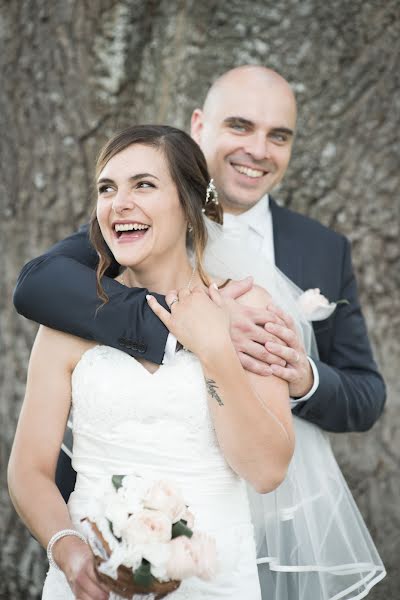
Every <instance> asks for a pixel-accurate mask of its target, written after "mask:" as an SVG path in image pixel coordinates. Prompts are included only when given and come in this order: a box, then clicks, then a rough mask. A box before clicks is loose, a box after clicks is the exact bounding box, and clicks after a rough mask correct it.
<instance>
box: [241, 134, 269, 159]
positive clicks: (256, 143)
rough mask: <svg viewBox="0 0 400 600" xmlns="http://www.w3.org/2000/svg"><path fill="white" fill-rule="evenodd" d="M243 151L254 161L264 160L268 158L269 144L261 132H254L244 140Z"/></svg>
mask: <svg viewBox="0 0 400 600" xmlns="http://www.w3.org/2000/svg"><path fill="white" fill-rule="evenodd" d="M244 150H245V151H246V152H247V154H250V155H251V156H252V157H253V158H254V160H264V159H266V158H269V157H270V142H269V140H268V138H267V136H266V135H265V133H263V132H255V133H254V134H253V135H251V136H249V138H248V139H247V140H246V144H245V147H244Z"/></svg>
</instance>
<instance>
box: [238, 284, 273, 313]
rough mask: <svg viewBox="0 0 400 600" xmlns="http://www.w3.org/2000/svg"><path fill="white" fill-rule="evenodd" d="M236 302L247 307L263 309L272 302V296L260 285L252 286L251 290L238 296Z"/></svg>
mask: <svg viewBox="0 0 400 600" xmlns="http://www.w3.org/2000/svg"><path fill="white" fill-rule="evenodd" d="M237 301H238V302H240V304H246V305H247V306H254V307H256V308H257V307H262V308H265V306H266V305H267V304H268V303H270V302H271V301H272V296H271V294H269V293H268V292H267V290H266V289H265V288H263V287H261V286H260V285H253V287H252V288H251V290H249V291H248V292H246V293H245V294H243V295H242V296H240V297H239V298H238V299H237Z"/></svg>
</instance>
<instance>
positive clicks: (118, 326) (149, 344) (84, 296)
mask: <svg viewBox="0 0 400 600" xmlns="http://www.w3.org/2000/svg"><path fill="white" fill-rule="evenodd" d="M97 260H98V259H97V254H96V252H95V250H94V248H93V246H92V245H91V243H90V241H89V237H88V227H87V226H84V227H82V228H81V229H80V230H79V231H78V232H77V233H74V234H73V235H71V236H69V237H67V238H66V239H65V240H62V241H61V242H59V243H58V244H56V245H55V246H53V247H52V248H50V250H48V251H47V252H45V253H44V254H43V255H42V256H39V257H38V258H35V259H33V260H32V261H30V262H29V263H27V264H26V265H25V266H24V267H23V269H22V271H21V273H20V276H19V278H18V282H17V286H16V288H15V292H14V304H15V307H16V309H17V311H18V312H19V313H20V314H22V315H23V316H24V317H26V318H27V319H31V320H33V321H36V322H38V323H41V324H43V325H47V326H48V327H52V328H53V329H59V330H61V331H64V332H67V333H72V334H73V335H77V336H79V337H83V338H86V339H89V340H95V341H97V342H99V343H101V344H106V345H108V346H112V347H114V348H118V349H119V350H123V351H124V352H127V353H128V354H130V355H132V356H136V357H142V358H145V359H147V360H150V361H152V362H155V363H158V364H160V363H161V361H162V358H163V355H164V350H165V344H166V340H167V335H168V331H167V329H166V328H165V326H164V325H163V324H162V323H161V321H160V320H159V319H158V318H157V317H156V316H155V315H154V313H153V311H152V310H151V309H150V308H149V306H148V304H147V301H146V294H147V290H145V289H139V288H127V287H125V286H123V285H120V284H119V283H118V282H116V281H114V280H113V279H112V278H111V277H115V276H116V275H117V273H118V265H117V264H116V263H113V264H112V265H111V267H110V269H109V270H108V272H107V275H109V276H105V277H103V280H102V283H103V287H104V289H105V291H106V293H107V295H108V296H109V302H108V303H107V304H105V305H104V306H102V307H101V308H100V309H99V310H97V311H96V309H97V308H98V307H99V306H100V304H101V302H100V301H99V298H98V296H97V291H96V274H95V269H96V266H97ZM155 295H156V296H157V297H158V298H159V299H160V301H161V302H162V303H163V305H164V306H166V305H165V300H164V297H163V296H159V295H157V294H155Z"/></svg>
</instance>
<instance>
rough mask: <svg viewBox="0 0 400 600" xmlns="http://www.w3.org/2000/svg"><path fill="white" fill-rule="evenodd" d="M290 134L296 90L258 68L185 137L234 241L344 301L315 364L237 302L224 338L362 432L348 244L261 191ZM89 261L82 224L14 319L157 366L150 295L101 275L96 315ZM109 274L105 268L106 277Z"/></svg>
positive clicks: (328, 415) (359, 325)
mask: <svg viewBox="0 0 400 600" xmlns="http://www.w3.org/2000/svg"><path fill="white" fill-rule="evenodd" d="M295 127H296V102H295V98H294V95H293V92H292V91H291V89H290V87H289V85H288V83H287V82H286V81H285V80H284V79H283V78H282V77H281V76H280V75H278V74H277V73H275V72H274V71H271V70H269V69H266V68H264V67H255V66H245V67H239V68H236V69H233V70H231V71H228V72H227V73H225V74H224V75H223V76H222V77H220V78H219V79H218V80H217V81H216V82H215V83H214V84H213V86H212V87H211V89H210V90H209V92H208V94H207V97H206V101H205V103H204V106H203V108H202V109H196V110H195V111H194V113H193V115H192V136H193V138H194V139H195V140H196V141H197V142H198V143H199V145H200V146H201V148H202V150H203V152H204V153H205V156H206V159H207V162H208V166H209V170H210V173H211V176H212V177H213V178H214V180H215V183H216V187H217V189H218V191H219V195H220V200H221V203H222V205H223V208H224V211H225V215H224V227H226V228H227V229H228V231H229V232H230V234H231V235H232V236H234V235H235V226H237V223H238V222H242V223H244V224H245V225H246V226H247V227H248V242H249V245H250V246H251V247H252V248H253V250H255V251H256V252H258V254H259V256H260V260H263V259H264V258H266V259H269V260H272V261H274V262H275V264H276V265H277V266H278V267H279V268H280V269H281V271H283V272H284V273H285V274H286V275H287V276H288V277H289V278H290V279H291V280H292V281H293V282H294V283H296V284H297V285H298V286H299V287H300V288H302V289H304V290H306V289H308V288H317V287H318V288H320V289H321V292H322V294H324V295H325V296H326V297H327V298H328V299H329V300H330V301H336V300H339V299H346V300H347V301H348V304H346V305H340V306H338V307H337V309H336V310H335V312H334V313H333V315H331V316H330V317H329V318H328V319H325V320H324V321H319V322H316V323H314V331H315V336H316V340H317V345H318V350H319V359H318V360H314V361H312V360H311V359H310V358H308V357H307V356H306V353H305V350H304V348H303V346H302V344H301V342H300V340H299V338H298V336H297V334H296V331H295V330H294V328H293V325H292V322H291V320H290V318H289V317H288V316H287V315H285V314H284V313H282V312H281V311H280V310H279V309H278V308H276V307H268V310H266V311H265V314H264V315H263V318H262V319H260V315H259V314H257V315H256V314H254V313H253V312H249V311H246V310H245V309H244V308H243V307H240V306H239V305H238V306H236V312H235V315H234V318H233V323H232V339H233V340H234V343H235V347H236V349H237V351H238V353H239V356H240V358H241V361H242V364H243V365H244V366H245V367H247V368H248V369H250V370H252V371H255V372H260V373H265V374H268V373H271V372H273V373H274V374H276V375H278V376H279V377H282V378H283V379H285V380H287V381H288V383H289V389H290V394H291V397H292V398H293V405H294V407H293V412H294V414H296V415H297V416H299V417H302V418H304V419H306V420H308V421H311V422H313V423H315V424H316V425H318V426H319V427H321V428H322V429H325V430H328V431H335V432H345V431H365V430H367V429H369V428H370V427H372V425H373V424H374V423H375V421H376V420H377V419H378V417H379V415H380V414H381V412H382V410H383V406H384V402H385V386H384V382H383V379H382V377H381V375H380V374H379V372H378V370H377V367H376V364H375V362H374V359H373V356H372V352H371V348H370V344H369V340H368V335H367V330H366V325H365V321H364V318H363V316H362V313H361V309H360V305H359V301H358V297H357V288H356V282H355V278H354V273H353V267H352V263H351V254H350V244H349V242H348V240H347V239H346V238H344V237H343V236H341V235H339V234H337V233H334V232H333V231H331V230H329V229H327V228H326V227H324V226H322V225H320V224H319V223H317V222H316V221H313V220H311V219H309V218H307V217H305V216H303V215H300V214H297V213H295V212H293V211H290V210H288V209H286V208H282V207H279V206H278V205H277V204H276V203H275V202H274V200H273V199H272V197H271V196H270V195H269V192H270V191H271V190H272V189H273V188H274V187H275V186H276V185H277V184H278V183H279V182H280V181H281V180H282V178H283V176H284V174H285V172H286V170H287V167H288V164H289V160H290V156H291V151H292V145H293V139H294V133H295ZM245 251H246V248H243V252H245ZM96 263H97V255H96V253H95V252H94V250H93V248H92V247H91V245H90V243H89V240H88V237H87V228H86V227H85V228H82V229H81V230H80V231H79V232H77V233H75V234H74V235H72V236H70V237H69V238H66V239H65V240H63V241H61V242H59V243H58V244H56V245H55V246H54V247H53V248H51V249H50V250H49V251H48V252H46V253H45V254H44V255H42V256H41V257H38V258H36V259H34V260H32V261H31V262H30V263H28V264H27V265H25V267H24V268H23V269H22V272H21V274H20V277H19V279H18V283H17V287H16V290H15V295H14V302H15V306H16V308H17V310H18V312H20V313H21V314H23V315H24V316H25V317H27V318H29V319H32V320H34V321H37V322H39V323H43V324H45V325H48V326H49V327H53V328H55V329H60V330H62V331H67V332H69V333H73V334H75V335H78V336H81V337H84V338H87V339H93V340H97V341H98V342H100V343H103V344H107V345H110V346H113V347H115V348H119V349H120V350H123V351H125V352H127V353H129V354H131V355H132V356H137V357H142V358H145V359H147V360H150V361H152V362H155V363H158V364H160V363H161V361H162V358H163V354H164V350H165V344H166V339H167V333H168V332H167V331H166V329H165V327H164V326H163V324H162V323H161V321H159V320H158V319H157V317H156V316H155V315H154V314H153V312H152V311H151V310H150V308H149V307H148V306H147V302H146V300H145V295H146V293H147V290H141V289H130V288H126V287H123V286H121V285H120V284H118V283H117V282H115V281H113V280H112V279H108V278H105V280H106V281H105V282H104V288H105V290H106V292H107V294H108V296H109V298H110V301H109V303H108V304H106V305H105V306H104V307H103V308H102V310H100V311H98V312H97V314H96V318H94V315H95V312H96V307H97V306H98V298H97V296H96V284H95V272H94V269H95V267H96ZM116 269H117V267H116V265H113V266H112V267H111V268H110V270H109V272H108V274H109V275H110V277H112V276H115V275H116V273H117V270H116ZM59 273H62V274H63V276H62V277H61V278H60V277H58V275H59ZM56 280H57V282H58V284H57V286H54V281H56ZM232 287H233V289H232ZM246 290H247V287H246V282H244V283H243V284H242V285H240V284H239V285H236V288H235V284H234V285H233V286H231V291H230V293H231V295H234V294H236V295H237V294H238V293H240V291H242V292H244V291H246ZM226 293H229V290H228V291H227V292H226ZM156 296H157V295H156ZM158 298H159V299H160V300H161V301H163V299H162V298H161V297H158ZM260 320H262V321H263V323H264V324H265V327H263V326H262V325H260ZM245 332H247V333H245ZM248 332H250V333H248ZM57 480H58V483H59V486H60V487H61V489H62V492H63V495H64V497H65V498H67V497H68V496H69V493H70V491H71V490H72V488H73V484H74V473H73V471H72V469H71V466H70V461H69V459H68V457H67V456H66V455H65V454H64V453H61V457H60V461H59V465H58V472H57Z"/></svg>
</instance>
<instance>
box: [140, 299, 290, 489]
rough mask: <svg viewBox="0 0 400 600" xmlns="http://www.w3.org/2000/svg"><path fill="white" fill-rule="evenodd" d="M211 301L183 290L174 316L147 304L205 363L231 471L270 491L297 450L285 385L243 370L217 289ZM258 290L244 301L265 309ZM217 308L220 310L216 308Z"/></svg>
mask: <svg viewBox="0 0 400 600" xmlns="http://www.w3.org/2000/svg"><path fill="white" fill-rule="evenodd" d="M210 295H211V297H212V299H213V300H214V302H212V301H211V300H210V299H209V298H208V296H207V294H206V293H205V292H204V291H201V290H196V289H195V290H194V291H193V293H191V294H190V293H188V292H187V291H185V290H184V291H181V292H180V293H179V302H176V303H174V304H173V305H172V310H171V314H169V313H168V312H167V311H165V310H164V309H163V308H162V307H160V306H158V305H157V303H156V302H155V301H154V300H153V299H152V298H150V299H149V304H150V306H151V307H152V308H153V310H154V311H155V312H156V314H157V315H158V316H159V317H160V318H161V319H162V320H163V322H164V324H165V325H166V326H167V327H168V329H169V330H170V331H171V332H172V333H173V334H174V335H175V336H176V337H177V339H178V340H179V341H180V342H181V343H182V344H183V346H185V347H186V348H188V349H190V350H191V351H192V352H194V353H195V354H196V355H197V356H198V358H199V359H200V361H201V364H202V367H203V371H204V375H205V379H206V385H207V390H208V394H209V406H210V411H211V415H212V418H213V421H214V425H215V430H216V434H217V437H218V441H219V444H220V446H221V449H222V451H223V453H224V456H225V458H226V460H227V462H228V463H229V464H230V466H231V467H232V469H233V470H234V471H235V472H236V473H238V474H239V475H240V476H242V477H243V478H245V479H246V480H247V481H249V483H251V484H252V485H253V487H254V488H255V489H256V490H257V491H259V492H261V493H266V492H269V491H271V490H272V489H274V488H276V487H277V486H278V485H279V484H280V483H281V482H282V481H283V479H284V477H285V475H286V471H287V467H288V465H289V462H290V459H291V457H292V454H293V450H294V432H293V424H292V416H291V411H290V404H289V390H288V385H287V383H286V382H284V381H282V380H280V379H278V378H277V377H275V376H273V375H271V376H269V377H263V376H260V375H256V374H254V373H250V372H248V371H245V370H244V369H243V367H242V365H241V364H240V360H239V358H238V356H237V353H236V351H235V349H234V346H233V344H232V341H231V339H230V335H229V319H228V317H227V314H226V311H224V309H223V301H222V299H221V297H220V295H219V293H218V291H217V290H215V289H213V288H210ZM268 299H269V296H268V294H267V293H266V292H265V291H264V290H262V289H261V288H256V289H255V290H253V291H252V292H250V294H249V295H248V297H247V298H245V299H244V300H243V301H245V302H246V303H250V304H253V305H254V306H265V305H266V304H267V303H268ZM218 305H219V306H218Z"/></svg>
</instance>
